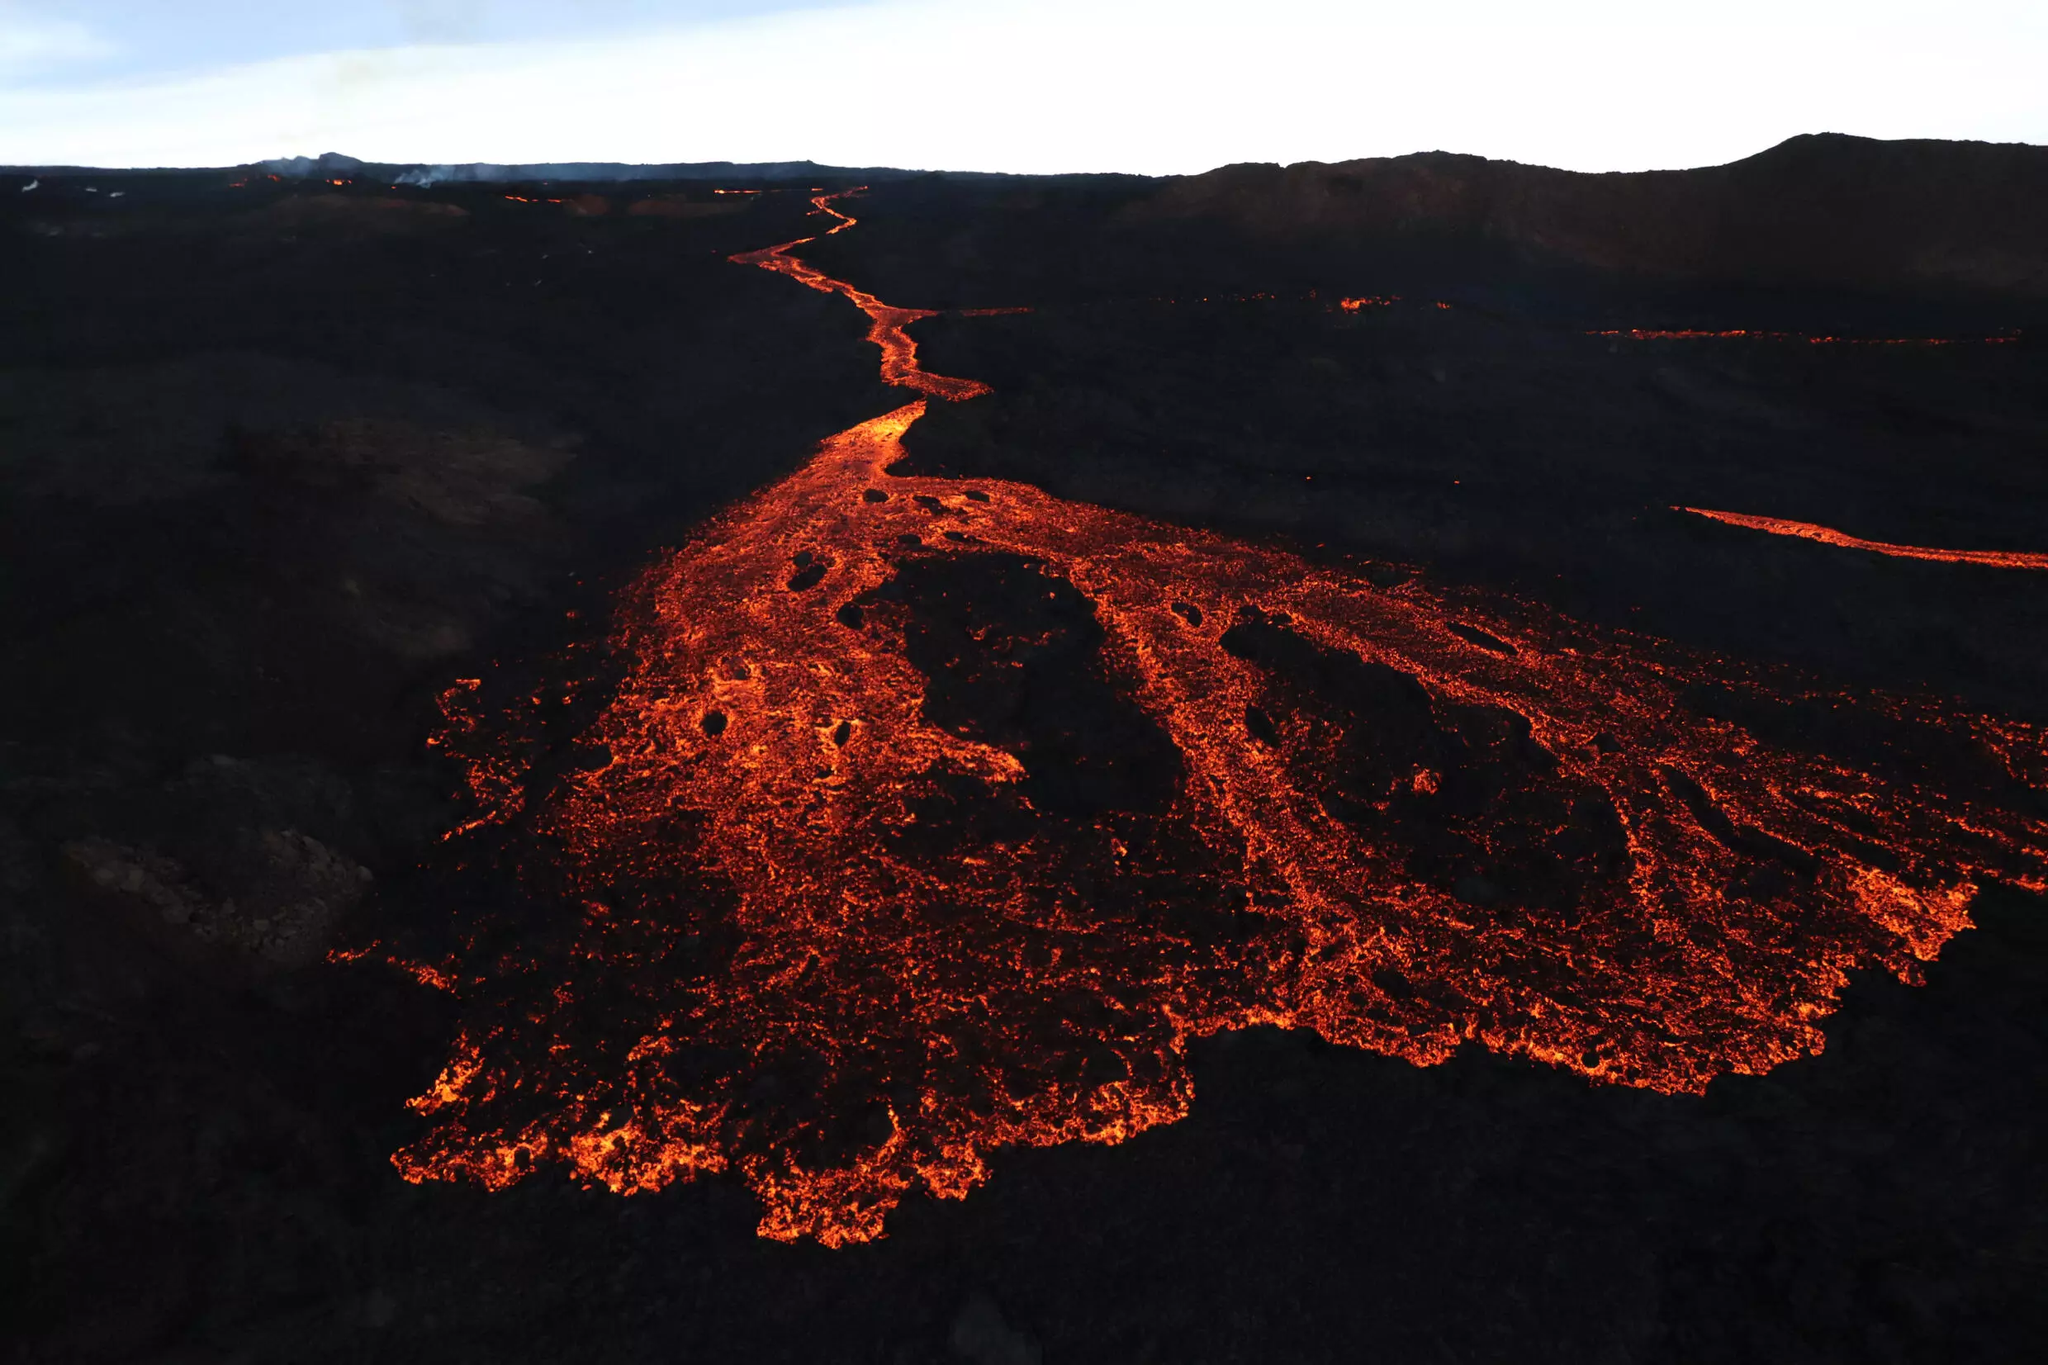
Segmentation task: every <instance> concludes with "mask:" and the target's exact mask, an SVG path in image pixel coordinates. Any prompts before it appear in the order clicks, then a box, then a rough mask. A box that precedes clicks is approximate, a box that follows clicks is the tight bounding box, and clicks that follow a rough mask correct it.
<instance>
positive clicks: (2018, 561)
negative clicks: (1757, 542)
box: [1672, 507, 2048, 569]
mask: <svg viewBox="0 0 2048 1365" xmlns="http://www.w3.org/2000/svg"><path fill="white" fill-rule="evenodd" d="M1672 510H1673V511H1674V512H1690V513H1692V514H1693V515H1694V516H1696V517H1712V518H1713V519H1714V520H1715V521H1725V522H1727V523H1728V524H1729V525H1730V526H1743V527H1747V528H1748V529H1749V530H1752V531H1768V532H1769V533H1770V534H1772V535H1774V536H1797V537H1798V538H1800V539H1801V540H1817V541H1819V542H1820V543H1821V544H1823V545H1839V546H1841V547H1842V548H1843V549H1845V550H1868V551H1870V552H1871V553H1872V554H1880V555H1892V556H1895V557H1897V558H1899V559H1934V560H1939V561H1941V562H1942V563H1945V564H1984V565H1988V566H1990V567H1992V568H1997V569H2048V554H2031V553H2027V552H2025V551H2019V550H1938V549H1934V548H1931V547H1929V546H1926V545H1893V544H1891V543H1890V542H1888V541H1882V540H1865V539H1863V538H1862V537H1861V536H1852V535H1849V534H1848V533H1846V532H1843V531H1837V530H1835V529H1834V528H1832V527H1829V526H1816V525H1814V524H1813V523H1812V522H1810V521H1787V520H1785V519H1784V518H1783V517H1759V516H1752V515H1751V514H1749V513H1747V512H1715V511H1712V510H1710V509H1708V508H1705V507H1674V508H1672Z"/></svg>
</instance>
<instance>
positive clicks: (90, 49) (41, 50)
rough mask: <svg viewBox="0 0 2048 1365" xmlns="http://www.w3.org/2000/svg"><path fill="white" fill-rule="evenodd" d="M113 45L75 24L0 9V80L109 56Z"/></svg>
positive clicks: (5, 8)
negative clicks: (0, 78)
mask: <svg viewBox="0 0 2048 1365" xmlns="http://www.w3.org/2000/svg"><path fill="white" fill-rule="evenodd" d="M115 50H116V49H115V45H114V44H113V43H111V42H109V41H108V40H107V39H106V38H104V37H102V36H101V35H100V34H98V33H95V32H94V31H93V30H92V29H91V28H89V27H87V26H86V25H84V24H81V23H79V22H77V21H76V20H67V19H48V18H43V17H40V16H37V15H32V14H28V13H25V12H23V11H21V10H20V9H18V8H16V7H15V6H11V5H8V6H0V77H9V78H11V77H15V76H18V75H22V74H30V73H40V72H45V71H49V70H52V69H55V68H60V67H63V66H67V65H74V64H76V63H79V62H89V61H94V60H97V59H100V58H104V57H107V56H110V55H111V54H112V53H113V52H114V51H115Z"/></svg>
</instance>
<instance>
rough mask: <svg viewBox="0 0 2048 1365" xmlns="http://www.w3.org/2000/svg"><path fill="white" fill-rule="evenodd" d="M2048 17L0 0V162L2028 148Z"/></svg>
mask: <svg viewBox="0 0 2048 1365" xmlns="http://www.w3.org/2000/svg"><path fill="white" fill-rule="evenodd" d="M2043 72H2048V0H1911V2H1910V3H1908V2H1906V0H1685V3H1660V0H1553V3H1548V4H1544V3H1540V0H1535V2H1532V0H1410V2H1409V3H1406V4H1399V5H1396V4H1389V3H1383V2H1382V0H1349V2H1348V3H1342V2H1336V0H837V2H836V3H824V2H821V0H0V164H15V165H34V164H44V165H49V164H60V163H69V164H83V165H100V166H157V165H176V166H206V165H232V164H238V163H243V162H248V161H253V160H259V159H262V158H266V157H278V156H293V155H314V154H318V153H320V152H324V151H340V152H346V153H348V154H350V155H352V156H358V157H362V158H364V159H365V160H371V161H426V162H464V161H492V162H520V161H572V160H573V161H636V162H663V161H710V160H733V161H783V160H800V159H805V158H808V159H810V160H814V161H819V162H825V163H829V164H835V165H853V166H862V165H892V166H904V167H912V168H942V169H955V170H999V171H1136V172H1144V173H1152V174H1159V173H1175V172H1191V171H1200V170H1206V169H1208V168H1210V167H1212V166H1216V165H1221V164H1224V163H1227V162H1233V161H1279V162H1293V161H1303V160H1319V161H1339V160H1345V159H1348V158H1352V157H1360V156H1386V155H1398V154H1401V153H1404V152H1411V151H1421V150H1432V149H1442V150H1446V151H1459V152H1474V153H1478V154H1481V155H1485V156H1494V157H1506V158H1511V159H1514V160H1518V161H1528V162H1536V163H1540V164H1545V165H1552V166H1564V167H1569V168H1572V169H1578V170H1641V169H1649V168H1653V167H1673V166H1697V165H1711V164H1716V163H1720V162H1725V161H1729V160H1733V159H1735V158H1737V157H1741V156H1746V155H1749V154H1750V153H1752V152H1756V151H1760V150H1762V149H1763V148H1764V147H1767V146H1769V145H1771V144H1773V143H1775V142H1778V141H1781V140H1783V139H1784V138H1786V137H1789V136H1791V135H1793V134H1795V133H1803V132H1842V133H1860V134H1863V135H1866V136H1871V137H1886V138H1898V137H1942V138H1977V139H1983V140H1987V141H1994V142H2032V143H2048V77H2044V76H2043V74H2042V73H2043Z"/></svg>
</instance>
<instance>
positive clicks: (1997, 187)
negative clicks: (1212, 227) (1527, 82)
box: [1126, 133, 2048, 299]
mask: <svg viewBox="0 0 2048 1365" xmlns="http://www.w3.org/2000/svg"><path fill="white" fill-rule="evenodd" d="M1126 217H1127V218H1128V219H1129V220H1130V221H1133V222H1149V223H1161V222H1168V221H1173V220H1208V221H1212V222H1222V223H1224V224H1227V225H1230V226H1232V227H1234V228H1236V229H1238V230H1240V231H1243V232H1244V233H1245V234H1246V235H1248V236H1252V237H1257V238H1261V239H1265V240H1269V241H1277V242H1307V241H1330V240H1337V239H1343V240H1361V239H1362V240H1369V239H1372V238H1404V237H1405V238H1413V237H1420V236H1438V235H1446V236H1462V237H1467V238H1473V239H1483V240H1491V241H1495V242H1499V243H1503V244H1505V245H1508V246H1510V247H1512V248H1514V249H1516V250H1518V251H1520V252H1522V253H1525V254H1527V255H1529V256H1532V257H1538V258H1542V257H1547V258H1551V259H1556V260H1562V261H1566V262H1570V263H1573V264H1577V265H1583V266H1591V267H1594V268H1596V269H1603V270H1611V271H1618V272H1624V273H1631V274H1640V275H1646V276H1660V277H1666V278H1672V279H1681V280H1697V281H1702V282H1712V281H1717V280H1744V281H1751V282H1758V283H1784V284H1787V285H1801V286H1808V285H1824V286H1832V287H1847V288H1869V287H1884V288H1898V287H1901V286H1904V287H1909V288H1920V289H1926V290H1934V291H1942V290H1952V291H1962V292H1969V293H1978V294H2004V295H2017V296H2020V297H2025V298H2029V299H2048V147H2038V146H2033V145H2029V144H2025V143H1984V142H1942V141H1933V140H1915V141H1895V142H1887V141H1878V140H1875V139H1871V138H1860V137H1848V136H1844V135H1841V134H1833V133H1823V134H1808V135H1803V136H1800V137H1795V138H1791V139H1789V140H1787V141H1785V142H1782V143H1779V144H1778V145H1777V146H1775V147H1772V148H1770V149H1769V150H1767V151H1764V152H1760V153H1758V154H1757V155H1755V156H1752V157H1746V158H1744V159H1742V160H1740V161H1734V162H1730V163H1729V164H1727V165H1725V166H1708V167H1702V168H1699V169H1695V170H1678V171H1632V172H1611V173H1606V174H1589V173H1584V172H1578V171H1561V170H1553V169H1550V168H1548V167H1543V166H1526V165H1522V164H1520V163H1518V162H1512V161H1490V160H1488V159H1486V158H1485V157H1478V156H1463V155H1457V154H1453V153H1448V152H1421V153H1416V154H1413V155H1409V156H1400V157H1375V158H1370V159H1366V160H1360V161H1344V162H1338V163H1335V164H1325V163H1322V162H1302V163H1298V164H1296V165H1292V166H1286V167H1281V166H1277V165H1261V164H1247V165H1235V166H1225V167H1222V168H1220V169H1217V170H1213V171H1209V172H1207V173H1206V174H1203V175H1196V176H1187V177H1184V178H1179V179H1175V180H1172V181H1169V182H1168V183H1167V184H1165V185H1164V186H1163V187H1162V188H1161V189H1160V190H1159V192H1158V193H1157V194H1155V195H1152V196H1150V197H1149V198H1147V199H1146V200H1144V201H1142V202H1141V203H1138V204H1135V205H1132V206H1131V208H1130V209H1128V210H1127V211H1126Z"/></svg>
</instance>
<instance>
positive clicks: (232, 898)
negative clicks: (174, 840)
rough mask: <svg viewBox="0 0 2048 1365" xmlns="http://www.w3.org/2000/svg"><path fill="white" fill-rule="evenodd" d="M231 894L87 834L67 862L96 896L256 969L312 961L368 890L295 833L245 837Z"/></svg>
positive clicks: (171, 864)
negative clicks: (142, 913) (127, 906)
mask: <svg viewBox="0 0 2048 1365" xmlns="http://www.w3.org/2000/svg"><path fill="white" fill-rule="evenodd" d="M246 842H247V847H246V850H245V855H244V857H243V858H241V859H240V860H239V861H240V862H241V864H242V866H241V867H240V868H239V869H238V871H239V872H240V874H241V875H240V876H239V877H237V878H236V881H237V882H238V883H239V885H238V886H237V887H236V888H235V889H236V890H238V891H239V892H240V894H239V895H229V894H223V893H222V892H221V891H219V890H217V889H216V888H214V887H211V886H208V885H205V884H203V883H202V882H201V881H200V880H199V879H198V878H197V877H196V876H195V875H194V874H193V873H192V872H191V871H190V870H189V869H188V868H186V867H185V866H184V865H183V864H181V863H179V862H178V861H176V860H175V859H172V858H169V857H166V856H164V855H163V854H161V853H157V852H153V851H151V850H148V849H143V848H134V847H130V846H128V845H125V844H118V843H115V842H114V841H112V840H110V839H104V838H99V837H92V838H86V839H77V840H73V841H72V842H71V843H68V844H66V845H65V846H64V849H63V853H64V859H65V861H66V862H67V863H68V864H69V865H70V867H71V868H72V869H73V870H74V871H75V872H77V873H78V874H80V875H81V876H82V877H83V878H84V879H85V881H86V882H88V883H89V884H90V885H91V886H93V887H94V888H96V889H97V890H98V891H99V892H101V893H103V894H105V895H108V896H112V897H118V898H122V899H125V900H127V901H129V902H132V903H133V905H134V906H136V907H139V908H142V909H144V910H146V911H147V912H148V913H150V914H153V915H154V916H155V917H156V918H157V919H158V920H160V921H162V923H164V924H165V925H168V926H170V927H171V928H172V929H174V930H178V931H182V932H183V933H185V934H187V935H189V936H190V937H191V939H192V940H193V941H194V942H195V943H197V944H201V945H207V946H211V947H215V948H219V949H222V950H225V951H226V952H228V953H230V954H233V955H234V956H236V957H239V958H241V959H243V960H244V961H246V962H247V963H248V964H250V965H252V966H255V967H258V968H270V969H278V968H290V967H302V966H305V965H307V964H308V963H311V962H313V961H316V960H317V959H318V958H319V957H320V956H321V954H322V953H324V952H325V951H326V949H327V945H328V942H329V940H330V938H331V937H332V935H333V932H334V930H335V928H336V927H337V926H338V925H339V924H340V922H341V920H342V918H343V917H344V916H345V915H347V913H348V912H349V911H350V910H353V909H354V908H355V907H356V906H357V905H358V904H359V903H360V902H361V901H362V899H363V895H364V893H365V892H366V891H367V890H368V889H369V885H370V881H371V876H370V869H368V868H367V867H364V866H363V865H362V864H360V863H357V862H354V861H353V860H351V859H350V858H348V857H347V856H345V855H343V854H341V853H338V852H336V851H335V850H333V849H331V848H329V847H327V845H325V844H323V843H321V842H320V841H319V840H318V839H314V838H312V837H311V836H309V835H305V834H301V833H299V832H298V831H297V830H290V829H285V830H261V831H251V832H250V835H249V837H248V839H247V841H246Z"/></svg>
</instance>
